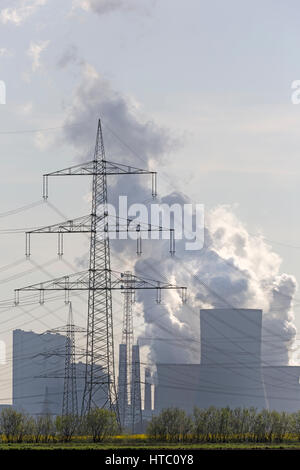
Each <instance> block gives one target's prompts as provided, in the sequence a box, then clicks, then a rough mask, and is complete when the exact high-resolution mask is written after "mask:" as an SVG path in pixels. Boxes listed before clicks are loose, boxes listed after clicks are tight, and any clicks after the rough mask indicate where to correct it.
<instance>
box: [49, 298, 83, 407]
mask: <svg viewBox="0 0 300 470" xmlns="http://www.w3.org/2000/svg"><path fill="white" fill-rule="evenodd" d="M51 331H52V332H53V333H66V346H65V373H64V394H63V402H62V416H67V415H73V416H77V415H78V399H77V383H76V362H75V357H76V349H75V333H79V332H80V333H83V332H85V329H84V328H80V327H78V326H75V325H74V320H73V311H72V302H70V303H69V314H68V322H67V325H66V326H64V327H60V328H54V329H53V330H51Z"/></svg>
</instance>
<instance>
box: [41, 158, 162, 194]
mask: <svg viewBox="0 0 300 470" xmlns="http://www.w3.org/2000/svg"><path fill="white" fill-rule="evenodd" d="M109 175H111V176H113V175H152V195H153V197H155V196H156V195H157V173H156V171H150V170H144V169H142V168H136V167H134V166H131V165H124V164H122V163H115V162H109V161H107V160H104V159H102V160H101V161H99V160H92V161H90V162H87V163H80V164H78V165H73V166H70V167H68V168H63V169H62V170H57V171H53V172H51V173H45V174H44V175H43V198H44V199H48V178H49V176H104V177H106V176H109Z"/></svg>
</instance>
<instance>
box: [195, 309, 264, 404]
mask: <svg viewBox="0 0 300 470" xmlns="http://www.w3.org/2000/svg"><path fill="white" fill-rule="evenodd" d="M261 328H262V311H261V310H256V309H224V308H221V309H203V310H201V311H200V333H201V367H200V374H199V392H198V397H197V402H198V404H199V406H201V407H202V408H206V407H208V406H211V405H214V406H217V407H225V406H230V407H231V408H234V407H239V406H240V407H250V406H254V407H256V408H258V409H262V408H266V407H267V402H266V397H265V390H264V383H263V376H262V369H261Z"/></svg>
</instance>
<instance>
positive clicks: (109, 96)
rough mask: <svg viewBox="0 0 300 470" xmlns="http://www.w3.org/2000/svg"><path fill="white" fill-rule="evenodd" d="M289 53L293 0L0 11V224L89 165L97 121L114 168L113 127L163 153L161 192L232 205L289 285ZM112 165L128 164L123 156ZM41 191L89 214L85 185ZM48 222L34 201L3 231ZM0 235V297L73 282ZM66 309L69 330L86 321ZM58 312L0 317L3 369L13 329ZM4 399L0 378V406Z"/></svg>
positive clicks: (296, 73) (293, 255)
mask: <svg viewBox="0 0 300 470" xmlns="http://www.w3.org/2000/svg"><path fill="white" fill-rule="evenodd" d="M299 47H300V5H299V2H298V1H296V0H281V1H278V0H272V1H271V0H269V1H268V0H259V1H258V0H252V1H245V0H227V1H226V2H225V1H222V0H218V1H217V0H209V1H208V0H185V1H182V0H181V1H180V0H160V1H158V0H156V1H155V0H77V1H76V0H73V1H72V0H65V1H64V2H62V1H61V0H27V1H26V0H14V1H12V0H9V1H5V0H0V80H4V81H5V83H6V87H7V103H6V105H0V155H1V157H0V158H1V167H0V168H1V173H0V175H1V186H0V191H1V192H0V194H1V197H0V212H1V213H6V212H8V211H11V210H14V209H16V208H18V207H21V206H23V205H26V204H30V203H32V202H35V201H38V200H39V198H40V196H41V175H42V173H43V172H47V171H54V170H56V169H59V168H63V167H65V166H68V165H70V164H75V163H77V162H78V160H79V158H82V157H83V156H86V155H87V153H88V152H89V151H90V148H91V147H92V146H93V139H94V136H95V131H96V124H97V123H96V116H97V115H101V117H102V118H103V122H104V137H105V139H107V142H108V149H111V151H112V153H113V155H109V158H110V159H111V160H116V159H118V158H119V156H120V153H121V152H122V151H124V147H123V148H122V146H121V147H120V148H119V150H118V148H117V142H115V143H114V144H113V143H112V134H111V131H115V132H116V133H117V135H119V136H121V138H122V140H123V141H124V142H125V143H127V144H128V145H129V146H130V147H131V148H132V149H133V150H134V151H136V152H138V154H139V155H141V156H142V157H143V151H145V152H146V153H147V158H152V157H153V155H154V154H155V152H156V149H157V150H158V151H161V155H158V156H156V157H155V160H156V162H155V166H156V168H157V170H158V172H161V173H162V177H161V179H160V180H159V182H160V186H159V187H160V190H161V192H162V194H163V193H164V192H168V191H170V190H171V189H180V190H181V191H182V192H184V193H185V194H186V195H187V196H189V197H190V198H191V199H192V200H193V201H194V202H195V203H196V202H198V203H204V204H205V206H206V207H207V209H209V208H211V207H213V206H215V205H217V204H229V205H231V206H233V208H234V212H235V213H236V214H237V215H238V217H239V218H240V219H241V220H242V221H243V222H244V223H245V224H246V226H247V228H248V230H249V232H250V233H251V234H256V233H258V232H261V233H263V235H264V236H265V237H266V239H267V240H269V242H270V244H271V245H272V246H273V250H274V251H276V252H277V253H278V254H279V255H280V256H281V258H282V260H283V263H282V270H284V271H285V272H287V273H289V274H293V275H295V277H296V278H297V280H298V283H300V267H299V258H300V241H299V238H300V224H299V219H298V202H299V196H300V194H299V193H300V186H299V173H300V163H299V149H300V105H298V106H297V105H293V104H292V103H291V83H292V82H293V81H294V80H296V79H300V59H299ZM97 84H99V86H100V87H101V88H100V89H99V96H97V100H98V101H96V104H95V106H94V107H93V103H94V101H93V100H94V95H93V93H94V90H95V87H96V86H97ZM108 103H110V106H108ZM111 103H112V104H113V106H112V105H111ZM125 108H126V109H125ZM124 109H125V110H128V109H129V110H130V112H131V113H132V114H133V115H136V116H137V118H136V119H137V121H136V122H135V121H133V122H132V127H134V126H135V125H136V124H137V122H141V123H147V126H144V127H141V129H140V130H141V132H143V134H141V133H139V132H138V130H137V131H136V132H133V131H132V133H131V134H130V132H131V131H130V129H129V128H128V129H127V128H126V127H125V128H123V127H122V122H123V121H122V120H121V119H120V121H119V120H118V116H119V113H122V112H124V115H125V114H126V112H125V111H124ZM106 123H108V127H107V128H106V129H105V124H106ZM114 123H115V124H114ZM62 126H73V127H65V128H62ZM151 126H152V127H151ZM39 129H48V130H45V131H39V132H38V130H39ZM137 129H138V128H137ZM31 130H34V131H35V132H26V131H31ZM23 131H24V132H23ZM135 137H136V138H137V141H136V140H135ZM164 138H165V139H166V140H167V139H169V143H168V144H164V143H162V141H161V139H164ZM110 142H111V143H110ZM109 143H110V145H109ZM153 158H154V157H153ZM124 160H127V161H128V160H130V163H131V164H136V165H137V166H141V162H140V161H139V160H138V159H137V158H136V157H135V155H134V154H133V153H128V152H127V154H126V155H125V156H124ZM51 183H52V184H51V199H50V200H51V202H52V203H53V204H54V205H55V206H56V207H59V209H60V210H61V212H62V213H63V214H66V216H68V217H76V216H79V215H83V214H85V213H88V212H89V206H88V203H87V199H86V198H84V196H86V194H87V192H88V187H89V186H88V181H83V182H79V181H76V183H74V181H70V180H64V181H63V182H62V181H55V182H54V181H53V182H51ZM60 219H61V217H60V216H59V215H58V214H57V213H55V211H54V210H53V209H51V207H49V206H48V207H47V205H46V204H44V205H41V206H37V207H35V208H32V209H30V210H28V211H26V212H22V213H19V214H17V215H10V216H6V217H2V216H1V218H0V231H1V230H2V231H3V230H4V229H9V228H16V227H20V228H22V227H33V226H40V225H45V224H48V223H54V222H56V221H59V220H60ZM0 236H1V239H0V241H1V248H0V254H1V261H0V266H6V265H9V264H11V263H14V262H15V261H18V260H20V264H18V265H17V266H16V267H10V268H9V269H7V270H4V271H3V272H2V273H1V277H0V295H1V297H2V298H3V299H6V298H10V297H11V296H12V292H13V289H14V288H15V287H21V286H22V285H26V284H28V283H31V282H38V281H39V280H41V276H42V277H43V279H44V278H45V277H46V278H47V276H48V277H49V274H50V275H53V276H56V275H60V274H64V273H65V272H66V270H67V271H68V270H70V268H68V267H66V265H64V264H62V263H61V264H59V263H58V262H57V261H56V259H55V256H56V239H55V240H53V239H51V238H50V239H49V238H47V237H46V238H45V239H43V240H41V239H40V238H39V239H37V240H36V251H35V256H34V257H33V261H34V262H35V263H38V264H39V265H42V264H44V263H46V262H48V261H50V260H52V259H53V260H55V262H54V261H53V264H52V265H49V266H48V267H45V268H44V269H45V271H44V272H41V271H40V270H38V269H36V270H35V271H34V267H35V266H34V265H32V264H30V262H29V261H27V264H26V262H25V261H24V263H21V259H22V257H23V254H24V239H23V235H22V234H3V233H1V232H0ZM76 240H77V241H73V240H72V241H71V240H70V243H69V245H68V247H67V248H66V250H67V251H66V259H67V260H68V261H69V262H70V263H71V264H72V265H74V261H75V258H76V257H78V256H80V255H82V254H84V253H85V252H86V251H87V248H88V245H87V242H88V241H87V239H85V238H81V239H80V238H77V239H76ZM48 242H49V243H48ZM34 246H35V245H34V244H33V250H35V248H34ZM45 247H47V249H45ZM118 267H119V266H117V268H118ZM27 270H32V272H29V273H27V274H26V275H24V276H23V277H22V278H18V277H14V276H15V275H17V274H18V273H20V272H25V271H27ZM7 278H10V280H9V281H8V280H7ZM4 281H5V282H4ZM79 305H81V307H79V306H78V307H77V313H76V315H77V317H76V321H77V322H78V323H81V324H84V318H85V306H84V303H83V302H82V303H81V304H79ZM80 308H82V311H80ZM119 308H120V307H119ZM295 311H296V325H297V326H298V328H300V310H299V308H298V309H297V307H296V309H295ZM61 312H63V313H62V316H61V317H60V318H57V317H55V316H53V315H50V314H49V315H46V313H47V312H46V311H42V313H41V316H42V315H43V322H44V324H41V321H39V320H35V318H37V317H39V315H40V311H39V310H36V311H34V312H33V313H32V315H33V317H30V315H28V314H27V316H26V315H25V314H24V313H23V314H22V311H20V310H19V311H18V313H17V314H16V312H15V311H14V310H13V309H12V310H9V311H8V312H4V313H1V312H0V315H1V319H3V322H1V320H0V339H2V340H4V341H5V342H6V343H7V359H8V361H10V359H11V344H10V335H11V330H12V329H13V328H16V327H18V326H20V325H23V323H25V322H28V323H27V324H26V326H25V325H24V326H20V327H22V328H24V329H34V330H37V331H43V329H46V327H55V326H57V325H58V323H59V321H60V324H62V323H63V322H64V318H66V315H67V310H66V309H65V310H64V308H62V310H61ZM64 314H65V317H64ZM12 318H14V320H12ZM40 318H41V317H40ZM118 334H119V333H118ZM9 364H10V363H9ZM7 370H8V368H6V372H5V374H7ZM0 382H1V380H0ZM9 396H10V384H9V379H8V376H7V375H5V379H4V382H3V383H2V384H0V397H2V398H1V400H2V401H6V399H7V398H8V397H9Z"/></svg>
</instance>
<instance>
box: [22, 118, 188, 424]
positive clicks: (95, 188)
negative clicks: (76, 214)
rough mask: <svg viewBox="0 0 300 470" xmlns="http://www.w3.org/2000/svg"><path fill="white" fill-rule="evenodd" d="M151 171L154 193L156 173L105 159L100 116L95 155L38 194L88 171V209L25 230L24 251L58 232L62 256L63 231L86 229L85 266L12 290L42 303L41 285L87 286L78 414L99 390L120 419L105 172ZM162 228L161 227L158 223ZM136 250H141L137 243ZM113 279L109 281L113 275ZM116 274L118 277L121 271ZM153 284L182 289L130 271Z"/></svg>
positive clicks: (119, 280) (137, 283)
mask: <svg viewBox="0 0 300 470" xmlns="http://www.w3.org/2000/svg"><path fill="white" fill-rule="evenodd" d="M141 174H150V175H151V176H152V195H153V196H156V172H154V171H150V170H144V169H140V168H136V167H133V166H128V165H124V164H120V163H115V162H110V161H107V160H106V158H105V151H104V143H103V136H102V127H101V121H100V120H99V122H98V130H97V139H96V147H95V153H94V159H93V160H92V161H90V162H87V163H81V164H79V165H75V166H72V167H69V168H65V169H63V170H58V171H55V172H52V173H47V174H45V175H44V176H43V196H44V199H47V198H48V178H49V177H50V176H92V177H93V183H92V212H91V214H90V215H88V216H84V217H80V218H77V219H74V220H71V221H70V220H68V221H64V222H62V223H59V224H55V225H52V226H46V227H42V228H40V229H36V230H32V231H30V232H27V233H26V256H27V257H29V256H30V235H31V234H32V233H57V234H58V242H59V243H58V247H59V248H58V254H59V256H61V255H62V244H63V234H64V233H84V232H89V233H90V255H89V270H88V271H87V272H79V273H76V274H71V275H70V276H62V277H61V278H57V279H54V280H52V281H46V282H44V283H39V284H35V285H31V286H28V287H25V288H22V289H16V290H15V292H16V301H15V303H16V305H17V304H18V302H19V292H20V291H21V290H25V291H26V290H29V291H30V290H36V291H39V294H40V303H43V302H44V292H45V291H46V290H50V291H53V290H62V291H64V292H65V301H66V302H69V292H70V291H72V290H80V291H82V290H87V291H88V315H87V342H86V374H85V389H84V394H83V400H82V407H81V414H82V415H84V414H86V413H87V412H88V411H89V410H90V409H91V407H92V406H99V402H97V400H99V397H98V395H97V397H96V394H97V393H98V391H101V390H102V392H103V396H104V399H103V402H102V403H101V407H109V408H110V409H112V410H113V411H115V412H116V415H117V419H118V421H119V423H120V417H119V411H118V396H117V393H116V383H115V362H114V335H113V315H112V290H114V289H119V290H122V289H123V288H124V280H123V274H122V273H117V275H116V272H113V271H112V270H111V265H110V243H109V232H110V228H109V224H108V220H109V219H108V217H109V213H108V204H107V176H108V175H141ZM157 229H158V230H159V231H161V230H162V229H161V227H158V228H157ZM132 230H135V231H137V232H140V231H149V228H148V227H146V228H143V227H142V226H141V224H137V226H136V227H134V228H132V221H130V220H129V219H128V220H127V221H126V226H125V227H123V228H121V229H120V228H119V225H118V228H117V230H115V231H117V232H119V231H127V232H128V231H132ZM137 251H138V253H140V251H141V247H140V244H138V250H137ZM170 252H171V254H173V253H174V230H172V229H170ZM113 273H114V276H115V278H114V279H113V282H112V275H113ZM120 275H121V276H120ZM145 288H146V289H156V291H157V301H158V302H160V295H161V290H162V289H181V290H182V292H183V289H185V288H184V287H178V286H174V285H171V284H169V283H160V282H157V281H153V280H151V279H147V278H143V277H137V276H133V280H132V284H131V286H130V289H131V290H132V291H134V290H136V289H145Z"/></svg>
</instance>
